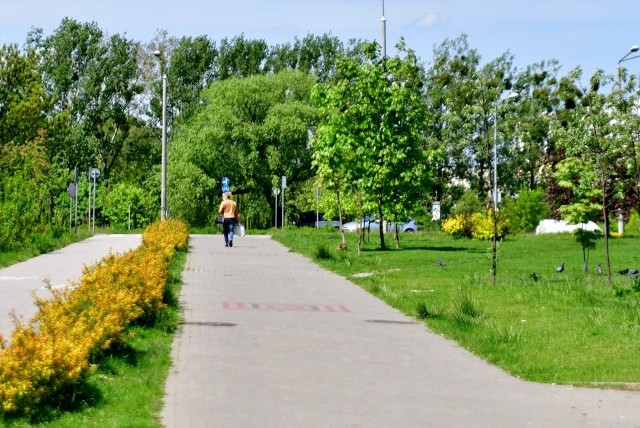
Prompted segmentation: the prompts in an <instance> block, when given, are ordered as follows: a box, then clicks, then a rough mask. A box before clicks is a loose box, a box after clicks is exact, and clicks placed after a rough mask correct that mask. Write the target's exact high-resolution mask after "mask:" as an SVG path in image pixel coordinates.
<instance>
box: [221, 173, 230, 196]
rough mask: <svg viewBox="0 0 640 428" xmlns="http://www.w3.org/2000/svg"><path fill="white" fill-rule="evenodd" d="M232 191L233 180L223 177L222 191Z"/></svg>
mask: <svg viewBox="0 0 640 428" xmlns="http://www.w3.org/2000/svg"><path fill="white" fill-rule="evenodd" d="M230 191H231V180H229V177H222V193H227V192H230Z"/></svg>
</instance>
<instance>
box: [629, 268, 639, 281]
mask: <svg viewBox="0 0 640 428" xmlns="http://www.w3.org/2000/svg"><path fill="white" fill-rule="evenodd" d="M638 276H640V272H638V270H637V269H629V277H630V278H632V279H636V278H637V277H638Z"/></svg>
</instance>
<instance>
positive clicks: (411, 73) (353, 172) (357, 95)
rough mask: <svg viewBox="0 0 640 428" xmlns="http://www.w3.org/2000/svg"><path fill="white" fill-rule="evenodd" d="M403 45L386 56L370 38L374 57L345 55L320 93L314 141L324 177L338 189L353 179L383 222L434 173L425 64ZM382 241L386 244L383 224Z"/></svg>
mask: <svg viewBox="0 0 640 428" xmlns="http://www.w3.org/2000/svg"><path fill="white" fill-rule="evenodd" d="M398 48H399V50H400V51H401V52H404V53H405V54H406V55H405V57H404V58H400V57H395V58H380V57H379V56H378V51H379V49H378V46H377V45H376V44H373V43H370V44H366V45H365V47H364V52H365V58H366V61H364V62H360V61H357V60H355V59H352V58H345V59H342V60H340V61H339V62H338V65H337V71H336V78H335V79H334V80H332V81H331V82H330V83H329V84H328V85H327V87H326V88H322V87H317V88H316V92H315V94H314V99H315V102H316V104H317V105H318V106H319V107H320V110H321V115H322V122H321V123H320V125H319V126H318V133H317V136H316V138H315V139H314V142H313V145H312V148H313V151H314V161H315V164H316V167H317V168H318V170H319V173H320V174H321V177H322V178H323V180H324V181H325V182H326V183H327V184H328V185H329V186H331V187H333V188H334V189H335V190H336V191H340V189H342V188H343V187H344V186H347V185H350V186H353V188H354V191H353V194H356V195H357V194H360V195H362V198H363V201H364V202H365V206H366V204H373V206H375V207H376V210H377V214H378V218H379V220H380V221H381V222H383V221H384V220H385V217H386V214H390V215H391V216H392V217H393V218H394V220H396V221H397V220H398V219H399V218H401V217H403V216H404V215H405V214H406V213H407V212H411V211H412V210H414V209H415V207H416V204H417V203H419V201H420V200H422V199H423V198H424V195H425V190H424V189H425V186H426V185H427V184H428V179H429V178H430V174H429V172H428V169H427V168H428V159H429V158H428V156H429V155H430V154H431V152H430V150H429V147H427V146H426V145H425V141H424V138H423V134H422V129H423V127H424V124H425V123H426V120H427V116H428V112H427V109H426V105H425V104H424V103H423V101H422V92H423V89H422V88H423V79H424V76H423V74H424V71H423V69H422V67H421V66H420V65H419V64H418V62H417V59H416V56H415V54H414V52H413V51H411V50H409V49H407V48H406V46H405V45H404V43H402V42H401V43H400V44H399V45H398ZM336 162H341V163H342V164H339V163H336ZM396 236H397V234H396ZM380 243H381V247H382V248H383V249H384V248H385V242H384V229H383V228H380ZM396 243H397V244H398V241H396Z"/></svg>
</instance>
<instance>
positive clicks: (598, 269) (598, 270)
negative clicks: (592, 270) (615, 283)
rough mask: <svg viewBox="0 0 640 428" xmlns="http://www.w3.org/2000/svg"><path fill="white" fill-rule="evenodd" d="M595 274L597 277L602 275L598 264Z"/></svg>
mask: <svg viewBox="0 0 640 428" xmlns="http://www.w3.org/2000/svg"><path fill="white" fill-rule="evenodd" d="M596 273H597V274H598V275H602V266H600V264H599V263H598V266H596Z"/></svg>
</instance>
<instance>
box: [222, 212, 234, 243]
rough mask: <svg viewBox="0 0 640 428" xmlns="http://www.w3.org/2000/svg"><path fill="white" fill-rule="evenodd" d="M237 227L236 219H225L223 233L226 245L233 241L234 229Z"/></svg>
mask: <svg viewBox="0 0 640 428" xmlns="http://www.w3.org/2000/svg"><path fill="white" fill-rule="evenodd" d="M235 226H236V219H235V218H225V219H224V222H223V223H222V233H223V234H224V243H225V244H228V243H229V241H233V228H234V227H235Z"/></svg>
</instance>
